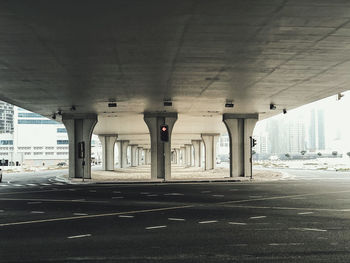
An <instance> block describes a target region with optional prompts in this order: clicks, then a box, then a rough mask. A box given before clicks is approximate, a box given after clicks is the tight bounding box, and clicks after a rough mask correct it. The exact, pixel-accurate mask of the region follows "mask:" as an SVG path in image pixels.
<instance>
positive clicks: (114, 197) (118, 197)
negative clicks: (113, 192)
mask: <svg viewBox="0 0 350 263" xmlns="http://www.w3.org/2000/svg"><path fill="white" fill-rule="evenodd" d="M123 198H124V197H123V196H112V199H123Z"/></svg>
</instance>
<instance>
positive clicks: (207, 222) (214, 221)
mask: <svg viewBox="0 0 350 263" xmlns="http://www.w3.org/2000/svg"><path fill="white" fill-rule="evenodd" d="M216 222H218V221H217V220H210V221H201V222H198V224H212V223H216Z"/></svg>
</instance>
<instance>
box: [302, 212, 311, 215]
mask: <svg viewBox="0 0 350 263" xmlns="http://www.w3.org/2000/svg"><path fill="white" fill-rule="evenodd" d="M313 213H314V212H300V213H298V215H310V214H313Z"/></svg>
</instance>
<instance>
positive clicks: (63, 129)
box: [57, 128, 67, 133]
mask: <svg viewBox="0 0 350 263" xmlns="http://www.w3.org/2000/svg"><path fill="white" fill-rule="evenodd" d="M57 132H58V133H67V130H66V128H57Z"/></svg>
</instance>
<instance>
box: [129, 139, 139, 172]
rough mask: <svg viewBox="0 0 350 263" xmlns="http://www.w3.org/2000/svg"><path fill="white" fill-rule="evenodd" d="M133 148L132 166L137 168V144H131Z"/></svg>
mask: <svg viewBox="0 0 350 263" xmlns="http://www.w3.org/2000/svg"><path fill="white" fill-rule="evenodd" d="M130 147H131V166H132V167H136V166H137V161H138V160H137V144H130Z"/></svg>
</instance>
